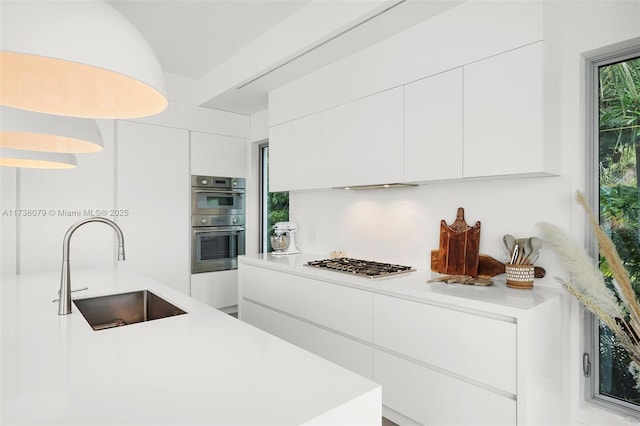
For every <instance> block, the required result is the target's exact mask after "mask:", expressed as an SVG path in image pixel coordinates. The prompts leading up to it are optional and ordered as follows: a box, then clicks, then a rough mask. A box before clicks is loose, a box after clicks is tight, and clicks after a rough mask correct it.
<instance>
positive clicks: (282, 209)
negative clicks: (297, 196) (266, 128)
mask: <svg viewBox="0 0 640 426" xmlns="http://www.w3.org/2000/svg"><path fill="white" fill-rule="evenodd" d="M262 164H263V173H262V179H263V181H264V183H266V185H263V188H266V191H265V192H266V211H265V212H263V214H266V216H267V217H266V219H267V226H266V229H264V231H263V232H264V235H263V236H262V237H263V238H264V240H265V241H267V243H266V251H267V252H270V251H272V248H271V244H270V243H269V236H270V235H271V233H272V231H273V225H275V224H276V223H278V222H287V221H288V220H289V193H288V192H269V146H268V145H265V146H264V148H262Z"/></svg>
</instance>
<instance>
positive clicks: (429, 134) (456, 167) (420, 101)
mask: <svg viewBox="0 0 640 426" xmlns="http://www.w3.org/2000/svg"><path fill="white" fill-rule="evenodd" d="M404 106H405V108H404V114H405V115H404V126H405V140H404V144H405V145H404V167H405V169H404V180H405V181H407V182H419V181H432V180H440V179H455V178H461V177H462V68H456V69H454V70H451V71H447V72H444V73H442V74H438V75H435V76H432V77H428V78H425V79H422V80H419V81H417V82H414V83H411V84H408V85H406V86H405V93H404Z"/></svg>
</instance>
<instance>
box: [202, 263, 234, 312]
mask: <svg viewBox="0 0 640 426" xmlns="http://www.w3.org/2000/svg"><path fill="white" fill-rule="evenodd" d="M191 297H193V298H194V299H196V300H199V301H201V302H204V303H206V304H207V305H209V306H213V307H214V308H226V307H229V306H235V305H237V304H238V271H237V270H235V269H234V270H229V271H216V272H204V273H201V274H192V275H191Z"/></svg>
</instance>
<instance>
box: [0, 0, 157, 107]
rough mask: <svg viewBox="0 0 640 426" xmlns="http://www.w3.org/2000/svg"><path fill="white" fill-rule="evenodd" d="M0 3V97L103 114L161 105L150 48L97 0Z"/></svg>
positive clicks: (4, 101)
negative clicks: (0, 71)
mask: <svg viewBox="0 0 640 426" xmlns="http://www.w3.org/2000/svg"><path fill="white" fill-rule="evenodd" d="M0 9H1V12H2V13H1V14H0V19H1V22H0V23H1V26H0V70H2V74H1V78H0V103H1V104H2V105H7V106H11V107H15V108H20V109H26V110H30V111H37V112H43V113H51V114H57V115H64V116H74V117H87V118H111V119H116V118H134V117H143V116H148V115H153V114H157V113H159V112H161V111H163V110H164V109H165V108H166V107H167V98H166V90H165V77H164V73H163V72H162V69H161V67H160V64H159V63H158V60H157V58H156V57H155V55H154V53H153V51H152V50H151V48H150V47H149V45H148V44H147V42H146V41H145V40H144V38H143V37H142V36H141V35H140V33H139V32H138V31H137V30H136V29H135V28H134V27H133V25H131V23H130V22H129V21H127V20H126V19H125V18H124V17H123V16H122V15H120V14H119V13H118V12H117V11H116V10H115V9H113V8H112V7H111V6H109V5H108V4H106V3H105V2H103V1H99V0H84V1H78V0H75V1H73V0H71V1H36V0H29V1H2V2H1V4H0Z"/></svg>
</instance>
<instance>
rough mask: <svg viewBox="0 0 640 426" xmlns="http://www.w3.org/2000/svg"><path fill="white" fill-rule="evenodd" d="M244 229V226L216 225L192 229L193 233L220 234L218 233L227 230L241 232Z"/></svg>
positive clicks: (227, 231) (226, 231)
mask: <svg viewBox="0 0 640 426" xmlns="http://www.w3.org/2000/svg"><path fill="white" fill-rule="evenodd" d="M242 231H244V226H216V227H207V228H201V229H197V228H196V229H194V230H193V233H194V234H205V233H206V234H220V233H229V232H242Z"/></svg>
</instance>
